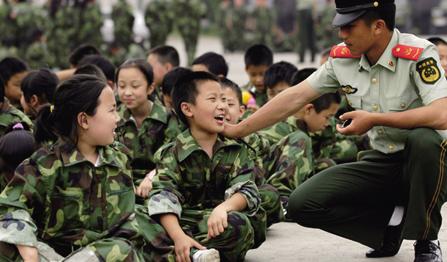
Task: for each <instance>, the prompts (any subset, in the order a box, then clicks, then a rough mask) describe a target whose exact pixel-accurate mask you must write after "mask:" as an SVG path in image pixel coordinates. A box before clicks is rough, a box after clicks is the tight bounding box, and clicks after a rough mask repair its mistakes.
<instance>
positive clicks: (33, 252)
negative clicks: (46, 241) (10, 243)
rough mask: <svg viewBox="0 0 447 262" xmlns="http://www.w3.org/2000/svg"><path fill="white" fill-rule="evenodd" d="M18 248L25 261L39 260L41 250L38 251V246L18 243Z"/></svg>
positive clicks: (37, 261) (36, 261)
mask: <svg viewBox="0 0 447 262" xmlns="http://www.w3.org/2000/svg"><path fill="white" fill-rule="evenodd" d="M17 249H18V250H19V253H20V256H21V257H22V259H23V261H24V262H39V252H38V251H37V248H35V247H30V246H23V245H17Z"/></svg>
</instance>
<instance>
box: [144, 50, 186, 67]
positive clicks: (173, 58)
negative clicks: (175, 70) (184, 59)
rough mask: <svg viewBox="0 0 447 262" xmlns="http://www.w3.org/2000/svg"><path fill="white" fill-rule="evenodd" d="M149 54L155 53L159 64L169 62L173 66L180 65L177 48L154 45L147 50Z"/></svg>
mask: <svg viewBox="0 0 447 262" xmlns="http://www.w3.org/2000/svg"><path fill="white" fill-rule="evenodd" d="M149 54H154V55H157V58H158V61H159V62H160V63H161V64H166V63H169V64H171V65H172V66H173V67H177V66H179V65H180V56H179V55H178V52H177V49H175V48H174V47H172V46H170V45H161V46H156V47H154V48H152V49H151V50H149Z"/></svg>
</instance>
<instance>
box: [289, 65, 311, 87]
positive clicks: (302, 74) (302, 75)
mask: <svg viewBox="0 0 447 262" xmlns="http://www.w3.org/2000/svg"><path fill="white" fill-rule="evenodd" d="M315 71H317V69H316V68H315V67H307V68H303V69H301V70H299V71H298V72H296V73H295V75H293V77H292V82H291V83H292V85H297V84H299V83H301V82H303V81H304V80H306V79H307V78H308V77H309V76H310V75H311V74H313V72H315Z"/></svg>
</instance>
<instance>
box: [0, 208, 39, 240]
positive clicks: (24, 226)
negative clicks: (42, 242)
mask: <svg viewBox="0 0 447 262" xmlns="http://www.w3.org/2000/svg"><path fill="white" fill-rule="evenodd" d="M36 230H37V228H36V225H35V224H34V223H33V221H32V219H31V216H30V215H29V214H28V212H26V211H25V210H16V211H13V212H9V213H6V214H5V215H4V216H3V217H2V219H1V220H0V242H5V243H9V244H14V245H24V246H32V247H35V246H37V238H36V235H35V232H36Z"/></svg>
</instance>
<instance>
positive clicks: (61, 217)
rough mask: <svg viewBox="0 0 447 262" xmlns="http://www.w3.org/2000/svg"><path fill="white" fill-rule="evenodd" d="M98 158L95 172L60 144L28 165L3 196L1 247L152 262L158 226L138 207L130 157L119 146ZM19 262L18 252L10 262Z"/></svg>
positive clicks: (100, 150)
mask: <svg viewBox="0 0 447 262" xmlns="http://www.w3.org/2000/svg"><path fill="white" fill-rule="evenodd" d="M98 153H99V157H98V162H97V165H96V166H94V165H92V163H91V162H89V161H87V160H86V159H85V158H83V156H82V155H81V153H80V152H79V151H78V150H77V149H76V148H75V147H74V146H72V145H70V144H66V143H64V142H62V141H58V142H57V143H56V144H54V146H53V147H52V148H42V149H40V150H38V151H37V152H35V153H34V154H33V155H32V156H31V158H30V159H28V160H26V161H24V162H23V163H22V164H21V165H20V166H19V167H18V168H17V170H16V174H15V176H14V178H13V179H12V181H11V182H10V183H9V184H8V186H7V187H6V189H5V190H4V191H3V192H2V193H1V194H0V242H4V243H8V244H12V245H17V244H21V245H28V246H37V244H38V240H39V241H43V242H45V243H46V244H48V245H49V246H50V247H51V248H53V249H54V250H55V251H56V252H57V253H58V254H60V255H62V256H64V257H65V256H68V255H70V254H71V253H72V252H73V251H75V250H78V249H82V248H86V249H88V250H90V251H92V252H94V254H95V255H96V256H97V257H98V258H99V259H100V260H101V261H147V260H148V259H149V258H150V252H151V250H152V247H151V246H150V245H151V244H150V243H151V241H152V239H151V238H150V237H148V235H147V233H146V232H147V231H150V230H151V224H155V223H154V222H153V221H152V220H151V219H150V218H149V216H148V214H147V212H145V210H146V209H145V208H144V207H141V206H136V205H135V194H134V186H133V183H132V175H131V172H130V170H129V169H128V168H127V166H126V163H127V157H126V155H125V154H123V153H122V152H120V151H119V150H117V149H116V148H115V147H114V146H106V147H99V148H98ZM6 246H7V245H6ZM4 247H5V245H4V244H3V245H1V246H0V248H4ZM92 252H90V254H91V253H92ZM0 253H2V254H8V253H3V251H2V252H0ZM17 258H18V256H17V252H15V254H10V256H9V260H7V261H16V260H17Z"/></svg>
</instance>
